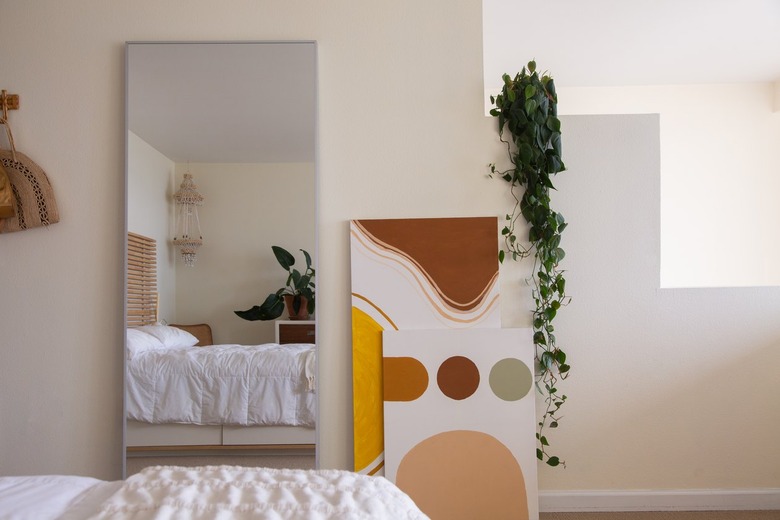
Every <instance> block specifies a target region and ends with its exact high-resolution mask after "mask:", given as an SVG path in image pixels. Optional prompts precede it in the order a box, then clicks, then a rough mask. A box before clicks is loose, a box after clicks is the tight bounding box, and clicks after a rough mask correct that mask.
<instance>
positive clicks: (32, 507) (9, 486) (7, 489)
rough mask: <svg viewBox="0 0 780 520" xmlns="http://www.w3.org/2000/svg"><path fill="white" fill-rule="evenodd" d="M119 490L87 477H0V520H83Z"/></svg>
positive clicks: (119, 482) (119, 483)
mask: <svg viewBox="0 0 780 520" xmlns="http://www.w3.org/2000/svg"><path fill="white" fill-rule="evenodd" d="M121 486H122V482H121V481H117V482H106V481H103V480H98V479H94V478H89V477H76V476H68V475H39V476H30V477H0V520H48V519H55V518H56V519H58V520H66V519H67V520H83V519H85V518H89V517H90V516H92V515H94V514H95V513H96V512H97V511H98V508H99V507H100V504H102V503H103V502H104V501H105V500H106V499H107V498H108V497H109V496H111V495H112V494H113V493H115V492H116V491H117V490H118V489H119V488H120V487H121Z"/></svg>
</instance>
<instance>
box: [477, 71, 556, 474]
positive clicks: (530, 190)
mask: <svg viewBox="0 0 780 520" xmlns="http://www.w3.org/2000/svg"><path fill="white" fill-rule="evenodd" d="M502 78H503V81H504V87H503V89H502V90H501V94H499V95H498V96H495V97H493V96H491V98H490V101H491V103H493V104H494V106H495V108H493V109H492V110H491V111H490V114H491V115H492V116H493V117H496V118H498V135H499V139H500V140H501V142H503V143H505V144H506V147H507V154H508V156H509V160H510V162H511V163H512V167H511V168H509V169H507V170H504V171H500V170H498V169H497V168H496V165H495V164H491V165H490V176H491V177H492V176H493V175H496V176H497V177H498V178H500V179H503V180H504V181H506V182H507V183H509V190H510V193H511V195H512V197H513V198H514V200H515V205H514V208H513V209H512V213H510V214H508V215H507V216H506V224H505V226H504V229H503V230H502V233H501V234H502V237H503V239H504V245H503V248H502V249H501V251H499V254H498V259H499V261H500V262H503V261H504V259H505V258H507V257H510V258H512V260H520V259H523V258H525V257H527V256H530V254H531V253H532V252H533V253H534V259H535V265H534V268H533V271H532V272H533V273H534V274H533V275H532V281H533V286H534V289H533V300H534V303H535V304H536V309H535V310H534V311H533V329H534V334H533V341H534V345H535V347H536V361H537V374H536V387H537V389H538V390H539V392H540V393H541V394H542V395H543V396H544V401H545V407H544V410H543V413H542V418H541V420H540V422H539V423H538V427H539V428H538V431H537V434H536V438H537V440H538V441H539V443H538V448H537V450H536V456H537V458H538V459H539V460H542V461H545V462H546V463H547V464H548V465H550V466H558V465H562V466H564V467H565V466H566V463H565V462H564V461H563V460H561V459H560V458H559V457H557V456H554V455H550V454H549V453H548V451H547V450H548V448H549V445H550V443H549V440H548V438H547V436H546V435H545V429H546V428H557V427H558V423H559V421H560V416H559V411H560V408H561V406H562V405H563V404H564V402H565V401H566V396H565V395H561V394H559V392H558V388H557V384H558V382H559V380H561V379H566V377H567V376H568V374H569V370H570V368H571V367H570V366H569V365H567V364H566V353H565V352H564V351H563V350H562V349H561V348H560V347H559V346H558V344H557V342H556V337H555V335H554V334H553V331H554V330H555V328H554V327H553V325H552V322H553V320H554V319H555V317H556V316H557V314H558V310H559V309H560V308H561V307H562V306H564V305H566V304H567V303H568V302H569V297H568V296H567V295H566V290H565V289H566V280H565V279H564V276H563V270H561V269H560V268H559V263H560V262H561V260H563V258H564V257H565V256H566V252H565V251H564V250H563V249H562V248H561V247H560V243H561V233H562V232H563V230H564V229H565V228H566V226H567V223H566V221H565V220H564V218H563V215H561V214H560V213H558V212H555V211H553V210H552V208H551V207H550V190H554V189H555V186H554V185H553V182H552V177H553V176H554V175H555V174H557V173H558V172H561V171H563V170H565V169H566V166H565V165H564V163H563V160H562V158H561V121H560V119H558V97H557V94H556V92H555V83H554V82H553V79H552V77H550V76H549V75H547V74H542V75H541V76H540V75H539V73H537V72H536V62H535V61H530V62H528V65H527V67H524V68H523V70H522V71H521V72H520V73H518V74H517V75H516V76H515V77H514V78H512V77H510V76H509V75H508V74H504V75H503V76H502ZM505 132H508V133H509V134H510V136H509V137H507V138H505V137H504V135H505ZM521 217H522V218H523V219H524V220H525V221H526V222H527V223H528V224H529V225H530V229H529V232H528V240H527V241H523V240H521V239H519V238H518V237H517V234H516V226H517V224H518V220H519V219H520V218H521ZM527 243H530V246H525V245H524V244H527Z"/></svg>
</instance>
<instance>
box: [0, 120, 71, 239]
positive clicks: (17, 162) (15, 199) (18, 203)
mask: <svg viewBox="0 0 780 520" xmlns="http://www.w3.org/2000/svg"><path fill="white" fill-rule="evenodd" d="M0 124H3V125H5V127H6V132H7V134H8V141H9V144H10V145H11V149H10V150H0V167H1V168H2V171H4V172H5V174H6V176H7V177H8V182H9V183H10V187H9V186H8V185H6V186H5V187H3V186H0V188H4V189H3V193H6V194H7V193H8V191H9V188H10V201H8V200H7V198H8V197H7V195H6V196H5V197H4V198H5V200H6V202H10V204H11V206H12V208H11V210H10V211H9V210H7V209H6V210H5V213H4V214H6V215H7V214H12V216H10V217H8V218H0V233H10V232H12V231H23V230H25V229H31V228H34V227H39V226H48V225H49V224H54V223H56V222H59V221H60V214H59V212H58V211H57V201H56V200H55V199H54V190H53V189H52V187H51V183H50V182H49V178H48V177H47V176H46V172H44V171H43V169H41V167H40V166H38V165H37V164H35V161H33V160H32V159H30V158H29V157H27V156H26V155H24V154H23V153H21V152H17V151H16V150H15V148H14V140H13V136H12V134H11V128H10V126H9V125H8V120H7V119H4V118H2V119H0ZM0 180H2V179H0Z"/></svg>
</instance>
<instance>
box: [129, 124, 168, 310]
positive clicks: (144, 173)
mask: <svg viewBox="0 0 780 520" xmlns="http://www.w3.org/2000/svg"><path fill="white" fill-rule="evenodd" d="M127 156H128V161H127V230H128V231H130V232H133V233H139V234H141V235H144V236H147V237H150V238H153V239H155V240H156V241H157V293H158V309H157V312H158V316H159V317H160V318H161V319H164V318H165V317H170V316H175V315H176V301H175V300H174V299H173V298H169V297H168V295H169V294H174V292H175V290H176V269H175V268H176V264H175V263H174V260H175V257H174V250H173V247H172V246H171V244H170V243H169V242H170V237H171V233H172V232H173V231H172V230H173V225H172V222H173V205H172V204H171V196H172V195H173V192H174V185H173V183H174V174H175V168H176V165H175V164H174V162H173V161H171V160H170V159H168V158H167V157H165V156H164V155H163V154H161V153H160V152H158V151H157V150H155V149H154V148H153V147H152V146H151V145H150V144H149V143H147V142H146V141H144V140H143V139H141V138H140V137H138V136H137V135H136V134H134V133H133V132H128V135H127ZM169 319H170V318H169ZM171 323H172V322H171Z"/></svg>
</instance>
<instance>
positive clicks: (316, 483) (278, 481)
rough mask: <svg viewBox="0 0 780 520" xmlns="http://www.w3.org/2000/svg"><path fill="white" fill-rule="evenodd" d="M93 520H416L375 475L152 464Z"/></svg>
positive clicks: (404, 500) (401, 497) (419, 517)
mask: <svg viewBox="0 0 780 520" xmlns="http://www.w3.org/2000/svg"><path fill="white" fill-rule="evenodd" d="M100 511H101V512H100V513H99V514H98V515H97V516H95V517H94V518H95V519H109V518H111V519H127V520H129V519H133V520H145V519H153V518H154V519H170V520H175V519H185V518H187V519H193V520H201V519H206V518H208V519H235V520H242V519H250V518H251V519H264V520H277V519H301V520H321V519H334V520H335V519H339V520H348V519H355V520H359V519H366V520H368V519H370V520H384V519H387V520H423V519H427V518H428V517H427V516H425V515H424V514H423V513H422V511H420V510H419V509H418V508H417V507H416V506H415V505H414V503H413V502H412V500H411V499H410V498H409V496H408V495H406V494H405V493H404V492H402V491H401V490H400V489H398V488H397V487H396V486H394V485H393V484H392V483H390V481H388V480H386V479H385V478H383V477H369V476H365V475H358V474H356V473H351V472H347V471H339V470H319V471H306V470H287V469H282V470H279V469H267V468H244V467H238V466H206V467H201V468H184V467H175V466H155V467H149V468H146V469H144V470H143V471H142V472H141V473H138V474H136V475H133V476H131V477H130V478H128V479H127V480H126V481H125V483H124V485H123V486H122V488H121V489H119V491H117V492H116V493H115V494H114V495H113V496H111V497H110V498H109V499H108V500H106V501H105V502H104V503H103V504H102V506H101V508H100Z"/></svg>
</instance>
